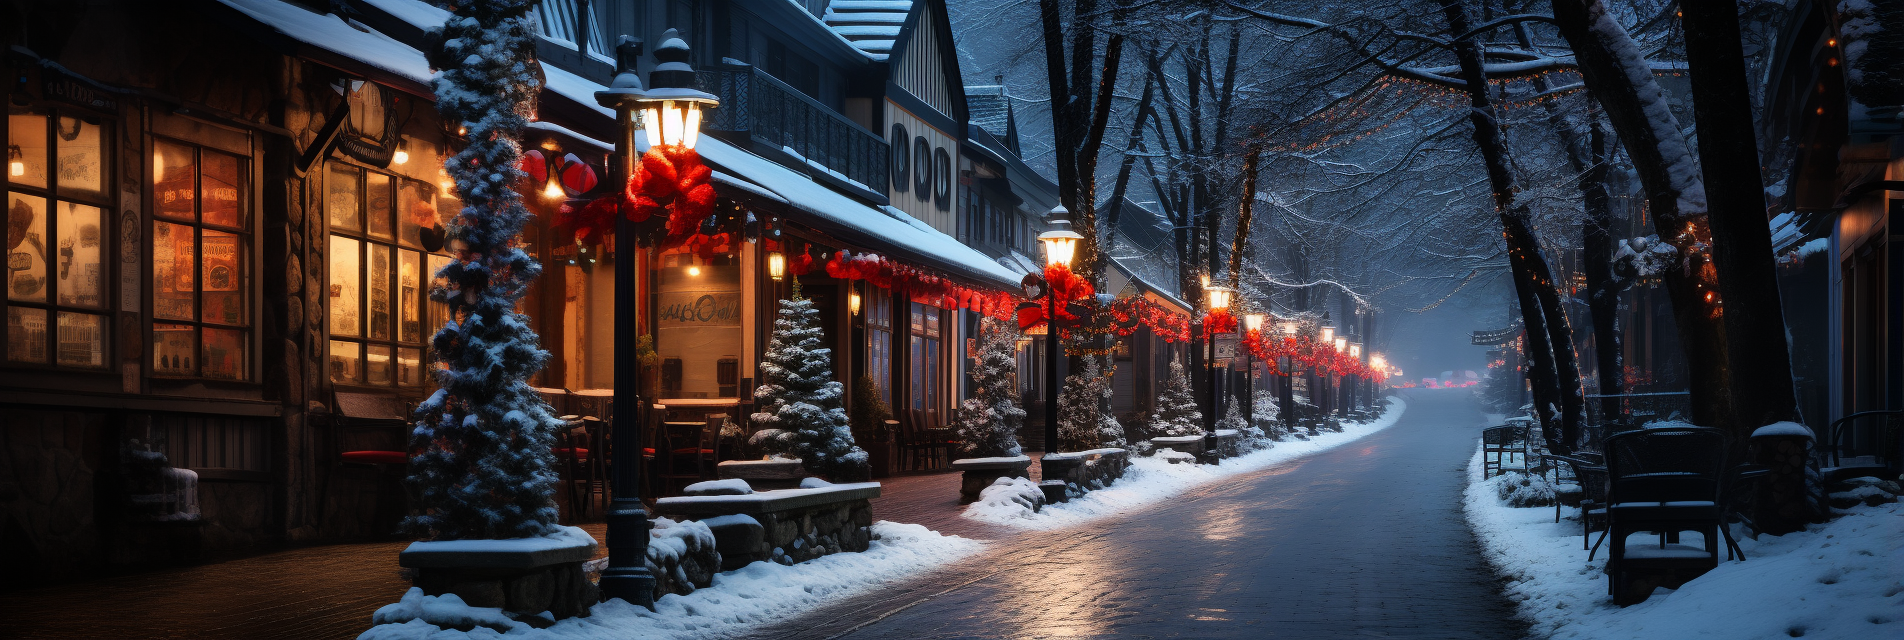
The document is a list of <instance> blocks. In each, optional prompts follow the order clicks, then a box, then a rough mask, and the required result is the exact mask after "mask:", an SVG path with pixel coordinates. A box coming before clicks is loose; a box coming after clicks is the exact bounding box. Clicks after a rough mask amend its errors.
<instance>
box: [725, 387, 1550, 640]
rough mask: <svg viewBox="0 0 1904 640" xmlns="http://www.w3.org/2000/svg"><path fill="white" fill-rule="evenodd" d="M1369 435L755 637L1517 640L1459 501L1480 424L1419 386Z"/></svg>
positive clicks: (1454, 400)
mask: <svg viewBox="0 0 1904 640" xmlns="http://www.w3.org/2000/svg"><path fill="white" fill-rule="evenodd" d="M1411 391H1412V393H1411V394H1410V397H1409V408H1408V410H1407V412H1406V413H1405V414H1403V416H1402V418H1401V420H1400V421H1399V422H1398V423H1397V424H1395V425H1394V426H1392V427H1390V428H1388V429H1386V430H1383V431H1381V432H1379V433H1376V434H1374V435H1370V436H1368V437H1366V438H1363V439H1361V440H1358V441H1356V442H1353V443H1350V444H1347V445H1344V446H1342V447H1339V448H1336V449H1333V450H1330V451H1326V452H1323V453H1320V454H1316V455H1314V456H1311V457H1308V458H1304V459H1301V460H1297V461H1293V462H1290V463H1287V464H1284V465H1282V466H1279V467H1276V468H1272V469H1268V470H1265V471H1261V472H1257V473H1253V474H1248V475H1244V476H1240V477H1236V478H1232V479H1229V480H1226V481H1223V482H1218V483H1214V484H1211V485H1205V486H1204V487H1201V488H1199V489H1197V490H1193V491H1192V492H1190V493H1188V494H1185V495H1181V496H1178V497H1176V498H1173V499H1170V500H1167V501H1165V502H1163V503H1161V504H1158V505H1157V506H1155V507H1154V508H1153V509H1152V510H1151V511H1150V512H1148V513H1144V514H1139V515H1133V516H1126V517H1118V518H1109V519H1104V520H1099V521H1096V522H1093V523H1090V524H1088V525H1084V526H1080V527H1074V528H1070V529H1062V530H1058V531H1050V532H1027V533H1019V534H1016V535H1013V536H1011V537H1009V538H1007V539H1003V540H998V541H995V542H993V543H991V547H990V549H988V550H987V551H986V552H985V553H984V554H982V555H980V556H977V557H974V558H971V559H968V560H966V561H964V562H961V563H959V564H957V565H956V566H952V567H948V568H946V569H943V570H940V571H937V572H934V573H932V574H928V575H926V576H924V577H921V578H919V579H916V580H912V581H909V582H907V583H903V584H898V585H893V586H889V587H886V588H883V589H881V590H879V591H877V592H874V593H869V594H865V595H862V596H860V597H857V598H854V599H850V600H847V601H845V602H841V603H838V604H835V605H832V606H829V607H826V608H824V609H821V610H817V611H815V612H813V613H811V614H808V615H805V616H801V617H799V618H795V619H791V620H789V621H787V622H784V623H781V624H778V625H772V626H770V627H768V628H764V629H761V630H759V631H758V632H757V633H756V635H755V637H761V638H854V639H860V638H907V639H923V638H1040V637H1080V636H1082V637H1092V636H1116V637H1129V638H1145V637H1156V638H1462V639H1477V640H1478V639H1489V638H1519V637H1521V636H1523V635H1524V634H1525V630H1526V629H1525V625H1523V624H1521V623H1519V622H1518V621H1515V620H1513V618H1512V616H1513V606H1512V604H1511V603H1510V602H1508V601H1507V600H1506V599H1505V598H1504V597H1503V596H1502V595H1501V593H1500V588H1499V583H1498V582H1497V580H1496V579H1495V578H1494V577H1493V575H1492V574H1491V573H1490V571H1489V570H1488V568H1487V566H1486V563H1485V561H1483V560H1482V559H1481V557H1480V555H1479V549H1478V548H1477V547H1476V543H1475V541H1474V538H1473V536H1472V535H1471V534H1470V532H1469V531H1468V529H1467V526H1466V524H1465V521H1464V520H1463V517H1462V515H1461V509H1460V496H1461V490H1462V488H1463V487H1464V484H1465V479H1464V473H1465V472H1466V468H1467V462H1468V460H1469V458H1470V457H1471V456H1472V455H1473V452H1474V447H1475V442H1476V439H1477V438H1478V437H1479V432H1480V428H1481V426H1482V424H1481V422H1482V417H1481V415H1480V413H1479V412H1478V411H1477V410H1476V409H1475V408H1474V407H1473V405H1472V403H1471V402H1470V400H1469V394H1468V393H1466V392H1465V390H1446V391H1434V390H1411Z"/></svg>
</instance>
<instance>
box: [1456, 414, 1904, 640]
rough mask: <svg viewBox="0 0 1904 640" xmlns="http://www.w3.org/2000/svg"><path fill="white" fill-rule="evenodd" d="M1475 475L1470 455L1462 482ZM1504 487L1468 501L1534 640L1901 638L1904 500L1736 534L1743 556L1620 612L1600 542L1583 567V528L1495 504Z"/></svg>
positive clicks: (1472, 522) (1484, 489) (1475, 490)
mask: <svg viewBox="0 0 1904 640" xmlns="http://www.w3.org/2000/svg"><path fill="white" fill-rule="evenodd" d="M1480 476H1481V454H1480V451H1479V450H1478V449H1477V450H1476V452H1475V455H1474V458H1473V459H1472V460H1470V461H1469V463H1468V477H1469V478H1480ZM1500 482H1502V480H1501V479H1500V478H1498V477H1497V478H1494V479H1491V480H1488V481H1473V482H1472V483H1471V484H1470V485H1469V486H1468V490H1467V494H1466V496H1465V498H1464V506H1465V511H1466V512H1467V517H1468V524H1469V526H1471V527H1472V528H1473V529H1474V533H1475V536H1476V537H1477V538H1478V539H1479V541H1480V543H1481V548H1482V552H1483V554H1484V555H1485V556H1486V557H1487V559H1488V562H1489V563H1490V564H1492V565H1493V566H1494V570H1495V571H1496V572H1497V573H1499V574H1500V575H1501V576H1502V577H1503V579H1504V580H1505V581H1506V585H1507V587H1506V589H1507V595H1508V597H1509V598H1511V599H1513V600H1514V601H1515V602H1517V603H1518V607H1519V609H1520V612H1519V614H1520V617H1521V618H1523V619H1526V620H1527V621H1528V622H1530V623H1532V628H1531V629H1529V632H1528V635H1529V636H1530V637H1536V638H1545V637H1551V638H1554V639H1556V640H1566V639H1573V638H1592V639H1594V640H1613V639H1621V638H1684V639H1692V638H1714V639H1719V638H1723V639H1726V640H1746V639H1752V638H1767V639H1770V638H1789V637H1798V636H1802V637H1804V638H1808V639H1810V638H1843V639H1846V640H1852V639H1863V638H1886V637H1889V638H1894V637H1899V635H1900V634H1904V596H1900V594H1904V563H1899V562H1898V561H1897V558H1899V557H1900V556H1904V510H1901V509H1900V504H1887V505H1882V506H1879V507H1860V508H1856V509H1853V510H1849V511H1839V512H1838V513H1840V514H1843V515H1842V517H1840V518H1838V519H1837V520H1835V521H1833V522H1830V523H1828V524H1823V525H1812V526H1811V527H1809V528H1808V529H1807V530H1806V531H1803V532H1799V533H1793V534H1788V535H1785V536H1780V537H1774V536H1762V537H1760V539H1758V540H1752V539H1750V538H1747V537H1744V536H1743V535H1742V534H1743V533H1744V531H1742V530H1739V529H1738V528H1735V530H1734V531H1733V535H1734V536H1735V537H1738V538H1739V546H1740V547H1741V548H1742V549H1743V550H1744V551H1745V555H1746V557H1747V558H1750V560H1746V561H1743V562H1739V561H1733V562H1721V563H1720V564H1719V567H1718V568H1717V569H1714V570H1712V571H1710V572H1708V573H1706V574H1705V575H1703V576H1700V577H1699V578H1697V579H1694V580H1692V581H1690V582H1687V583H1686V584H1684V585H1682V586H1681V587H1680V588H1679V589H1677V590H1668V589H1657V590H1654V591H1653V596H1652V597H1651V598H1648V599H1647V600H1646V601H1645V602H1642V603H1640V604H1636V605H1633V606H1631V607H1627V608H1625V609H1621V608H1619V607H1616V606H1614V605H1613V600H1612V598H1611V597H1609V596H1608V595H1607V591H1606V588H1607V578H1606V574H1604V573H1602V571H1603V570H1604V568H1605V567H1606V548H1605V546H1604V545H1602V547H1601V549H1600V553H1599V554H1598V555H1597V556H1596V557H1595V558H1594V560H1593V562H1591V563H1589V562H1587V552H1586V551H1585V550H1584V549H1582V548H1581V542H1582V540H1581V536H1580V523H1579V522H1577V521H1574V520H1562V521H1561V522H1559V523H1558V524H1556V523H1555V522H1554V512H1553V509H1552V508H1550V507H1536V508H1525V509H1516V508H1511V507H1508V506H1506V505H1504V504H1502V503H1501V500H1500V499H1499V498H1498V497H1497V496H1498V495H1499V488H1498V487H1497V486H1495V485H1497V484H1499V483H1500ZM1594 535H1596V536H1597V535H1599V533H1598V532H1595V534H1594ZM1686 535H1688V536H1691V537H1693V538H1696V537H1697V536H1696V534H1686ZM1683 539H1684V538H1682V540H1683ZM1722 557H1723V556H1722Z"/></svg>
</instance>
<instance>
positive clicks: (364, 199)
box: [307, 158, 450, 391]
mask: <svg viewBox="0 0 1904 640" xmlns="http://www.w3.org/2000/svg"><path fill="white" fill-rule="evenodd" d="M340 169H343V170H348V171H350V172H352V173H353V174H354V176H355V181H356V189H357V190H356V193H357V194H358V198H357V219H358V222H359V223H360V225H359V228H358V229H347V228H343V227H337V226H333V225H332V224H331V207H332V204H333V203H332V201H331V193H332V186H333V181H334V180H335V179H336V175H337V173H338V171H339V170H340ZM372 174H376V175H381V176H384V177H385V178H387V179H388V180H389V184H388V189H389V191H390V206H389V211H388V214H387V215H389V216H390V220H389V224H390V227H389V228H390V234H389V235H388V236H387V237H385V236H379V235H377V234H375V233H373V232H372V226H371V224H372V222H371V212H370V200H371V199H370V180H371V178H370V176H371V175H372ZM320 180H321V182H322V184H323V186H322V193H323V194H324V199H323V206H322V207H321V209H320V210H319V211H316V212H314V213H315V214H316V215H322V216H324V242H325V244H324V260H325V261H324V286H325V290H324V291H323V292H320V293H321V295H323V296H324V302H323V303H322V304H323V306H324V320H325V322H324V360H323V361H324V377H325V380H326V381H327V382H329V383H330V384H331V385H334V386H341V387H347V388H364V389H386V390H389V389H394V390H403V391H416V390H421V389H425V388H428V387H429V386H430V385H431V383H432V380H431V375H430V369H431V363H433V362H434V361H435V360H434V359H433V358H434V355H435V354H434V353H433V350H432V349H431V348H430V339H431V337H432V336H433V335H434V331H432V327H433V326H435V325H434V323H433V322H432V321H431V318H432V311H435V308H434V307H435V305H438V304H440V303H437V302H434V301H431V300H430V290H431V288H432V287H433V285H432V281H433V280H434V278H435V273H436V269H435V268H432V267H431V262H432V261H431V257H432V256H435V257H440V258H449V257H450V256H449V254H448V247H447V245H446V246H445V247H444V248H443V249H440V250H438V251H435V252H432V251H429V250H427V249H425V248H424V247H423V243H422V242H421V241H420V240H419V241H418V242H416V243H414V244H406V240H405V238H404V233H403V226H404V224H405V223H406V217H405V216H406V214H405V212H404V211H402V208H403V206H402V203H403V191H404V189H405V188H406V187H407V186H409V185H415V186H416V188H417V189H418V190H419V191H420V192H421V193H425V194H428V195H429V202H430V203H431V205H432V206H433V207H435V206H439V205H440V204H441V202H442V201H443V200H444V196H443V195H442V194H440V193H438V187H437V186H436V185H432V184H429V183H427V182H424V181H422V180H418V179H416V178H412V177H410V176H406V175H403V174H401V173H397V172H394V171H390V170H387V169H378V168H376V167H370V166H365V165H361V164H358V163H355V162H349V161H344V160H340V159H336V158H333V159H331V160H329V161H328V162H326V163H325V166H324V168H323V174H322V176H321V178H320ZM307 215H308V214H307ZM440 215H441V213H440V210H439V216H440ZM337 237H342V238H345V239H348V240H351V241H354V242H356V243H357V245H358V249H357V252H358V253H357V283H358V289H359V290H358V293H357V296H358V297H360V298H361V300H360V301H359V304H358V313H357V328H356V335H340V334H338V333H337V326H336V323H335V321H334V319H333V318H332V316H331V313H333V309H332V307H331V305H332V303H331V302H330V299H329V286H330V283H331V282H332V278H333V273H332V269H333V268H335V266H336V264H337V263H336V259H337V255H336V252H335V251H332V250H331V243H332V242H333V240H332V239H333V238H337ZM377 246H383V247H387V248H388V249H389V251H390V262H389V266H388V273H386V274H385V275H386V276H387V278H388V282H389V295H390V298H391V299H390V316H391V317H390V319H389V327H390V332H389V334H388V335H387V336H386V337H384V338H374V337H372V334H371V322H370V320H371V315H372V313H371V308H372V307H371V295H370V293H371V288H372V287H371V282H372V281H371V277H370V276H371V268H372V264H371V256H372V255H374V249H375V247H377ZM406 251H408V252H413V253H415V254H417V275H416V277H417V291H416V293H415V294H414V295H415V297H416V301H415V304H416V308H415V309H411V311H414V312H415V314H416V316H415V317H416V319H417V339H416V341H414V342H408V341H405V340H403V318H404V316H403V312H404V306H405V305H404V301H403V281H402V275H403V273H402V269H403V254H404V252H406ZM337 342H348V343H352V344H355V345H356V346H357V349H358V351H357V371H356V374H355V376H353V377H352V378H351V379H349V380H338V379H336V378H334V377H333V374H332V372H331V358H332V356H333V355H335V354H334V353H333V350H332V349H333V344H334V343H337ZM372 347H385V348H388V349H389V350H390V361H389V365H388V366H389V370H388V371H389V381H388V382H385V383H376V382H371V381H370V367H369V362H370V349H371V348H372ZM406 349H414V350H415V351H416V354H417V364H416V368H417V376H416V381H415V382H414V383H406V382H405V381H404V378H403V366H402V360H403V355H404V350H406Z"/></svg>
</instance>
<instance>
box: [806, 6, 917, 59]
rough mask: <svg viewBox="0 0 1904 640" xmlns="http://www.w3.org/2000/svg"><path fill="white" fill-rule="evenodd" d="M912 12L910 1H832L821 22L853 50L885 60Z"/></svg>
mask: <svg viewBox="0 0 1904 640" xmlns="http://www.w3.org/2000/svg"><path fill="white" fill-rule="evenodd" d="M911 12H912V0H833V1H832V2H829V3H827V6H826V15H824V16H822V17H821V20H822V21H824V22H825V23H826V27H827V28H828V29H832V30H833V33H836V34H839V36H840V37H841V38H845V39H846V41H847V42H849V43H852V45H853V48H855V49H859V50H860V51H862V52H865V53H866V55H867V56H868V57H871V58H873V59H876V60H885V59H886V56H888V55H891V54H892V48H893V41H894V40H897V39H898V38H899V30H900V28H902V27H904V26H905V24H906V14H908V13H911Z"/></svg>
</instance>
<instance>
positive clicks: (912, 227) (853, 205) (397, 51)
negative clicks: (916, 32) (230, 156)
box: [219, 0, 1022, 289]
mask: <svg viewBox="0 0 1904 640" xmlns="http://www.w3.org/2000/svg"><path fill="white" fill-rule="evenodd" d="M366 1H368V2H371V3H374V4H375V5H376V6H377V7H378V8H380V9H383V10H385V11H386V12H387V13H389V14H390V15H392V16H394V17H397V18H399V19H402V20H404V21H405V22H409V23H410V24H412V25H415V26H417V27H420V28H426V29H427V28H430V27H434V26H437V25H440V24H442V21H443V20H445V19H448V17H449V15H450V14H449V13H448V12H446V11H443V10H441V9H437V8H435V7H431V6H429V5H427V4H424V3H422V2H420V1H418V0H366ZM219 2H222V3H224V4H225V5H227V6H230V7H232V8H233V9H237V10H238V11H240V12H242V13H244V14H245V15H246V16H249V17H251V18H252V19H254V20H257V21H258V22H259V23H260V24H263V25H266V26H268V27H271V28H273V29H275V30H277V31H278V32H280V33H282V34H284V35H285V36H287V37H290V38H293V39H295V40H297V41H300V42H304V43H306V44H310V45H312V46H316V47H319V48H322V49H325V50H327V51H330V52H333V53H336V54H339V55H341V56H344V57H347V58H350V59H353V60H356V61H358V62H361V63H363V64H366V65H369V66H372V67H375V68H379V69H383V70H386V71H389V72H391V73H394V74H397V75H400V76H402V77H405V78H409V79H412V80H415V81H417V82H419V83H422V84H424V85H425V86H427V85H428V84H429V81H430V77H431V75H432V74H431V71H430V66H429V63H428V62H426V61H425V60H424V58H423V53H422V52H421V51H418V50H416V49H415V48H412V47H410V46H409V45H405V44H403V43H401V42H398V41H396V40H393V39H391V38H389V37H388V36H385V35H383V34H380V33H377V32H376V31H374V30H372V29H370V28H369V27H367V26H363V25H361V24H357V23H352V22H346V21H345V20H344V19H343V18H340V17H338V16H336V15H330V14H327V15H321V16H320V15H318V14H316V13H314V12H312V11H310V10H307V9H304V8H302V7H298V6H295V5H292V4H289V3H287V2H283V1H282V0H219ZM835 4H840V3H839V2H835ZM872 4H880V3H872ZM884 4H906V5H908V6H910V3H909V2H898V3H895V2H888V3H884ZM542 70H543V73H544V74H545V77H546V79H547V82H548V86H547V87H545V89H546V90H548V91H552V92H554V93H557V94H560V95H562V96H564V97H566V98H568V99H570V100H573V101H574V102H576V103H577V104H580V105H582V106H584V107H586V108H589V109H593V110H594V111H595V112H597V113H599V114H601V115H602V116H603V117H604V121H603V122H602V125H603V126H604V127H612V126H613V124H612V123H613V120H612V118H613V117H614V113H613V112H612V111H610V110H609V109H608V108H606V107H603V106H601V105H600V104H598V103H596V101H595V92H597V91H602V90H604V89H607V87H605V86H602V85H601V84H598V83H596V82H594V81H592V80H588V79H586V78H583V77H581V76H578V75H575V74H574V73H571V72H569V71H567V70H564V69H562V68H560V67H556V66H554V65H543V67H542ZM536 126H537V127H538V128H552V129H559V130H560V131H561V132H562V133H565V134H567V135H569V136H571V137H574V138H577V139H579V140H582V141H584V142H590V143H593V144H596V145H606V144H607V143H604V142H601V141H600V140H599V139H598V138H596V137H594V136H590V135H587V134H584V133H580V132H576V131H571V130H568V129H566V128H563V127H559V126H556V125H552V124H547V123H541V124H538V125H536ZM696 150H698V151H700V152H701V157H702V158H704V159H706V160H707V161H708V162H709V163H710V164H712V165H714V166H715V168H717V169H720V171H718V172H717V174H718V175H717V178H724V179H721V180H719V181H720V182H722V183H724V184H728V185H730V186H734V187H737V188H741V189H743V190H746V191H748V192H750V193H753V194H754V195H756V196H760V197H764V198H767V199H769V200H773V201H776V202H778V201H785V202H786V203H788V206H789V207H791V208H793V209H797V210H799V211H801V212H803V213H806V214H809V215H810V216H811V217H812V218H813V219H814V220H813V221H814V222H816V223H818V224H817V225H816V226H819V227H821V228H823V229H825V230H828V231H837V232H840V234H841V235H853V236H859V237H857V238H846V239H848V240H854V241H863V242H865V244H868V245H872V246H869V247H868V248H871V249H874V250H881V249H890V250H897V251H900V252H903V253H905V254H909V255H896V256H894V257H897V258H900V259H902V260H909V261H912V262H916V263H920V264H921V266H929V267H935V268H939V269H943V270H946V271H949V272H953V273H956V274H957V275H959V276H962V277H965V278H970V279H975V280H979V281H989V282H991V283H994V284H995V285H997V286H1000V287H1005V288H1009V289H1016V288H1017V286H1018V284H1019V280H1020V277H1021V275H1022V274H1018V273H1014V272H1013V271H1012V270H1010V269H1007V268H1005V267H1004V266H1003V265H1000V264H998V263H997V262H996V261H994V260H992V259H991V258H990V257H987V256H986V255H985V254H983V253H979V252H978V251H977V250H975V249H972V248H971V247H968V246H965V245H964V244H961V243H960V242H959V241H958V240H956V239H954V238H952V237H951V236H948V235H946V234H944V233H942V232H939V231H938V230H935V229H933V228H932V227H930V226H928V225H926V224H925V223H924V222H920V221H918V220H916V219H913V218H912V217H911V216H908V215H906V214H904V213H902V212H899V211H897V210H893V209H891V208H890V207H884V208H876V207H873V206H871V205H868V204H866V203H863V202H860V201H858V200H854V199H853V198H851V197H849V196H847V195H845V194H842V193H840V192H838V191H834V190H832V189H830V188H828V187H826V186H824V185H822V184H820V183H818V182H815V181H814V180H813V179H812V178H810V177H808V176H807V175H806V174H803V173H800V172H798V171H795V170H793V169H790V168H787V167H784V166H781V165H779V164H775V163H773V162H770V161H768V160H766V159H764V158H761V157H760V156H756V155H754V154H752V153H748V152H746V151H743V150H741V149H737V148H734V147H733V146H731V145H728V144H727V143H725V142H722V141H720V140H719V139H718V138H715V137H713V136H701V139H700V143H699V144H698V145H696ZM882 209H886V210H882Z"/></svg>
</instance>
